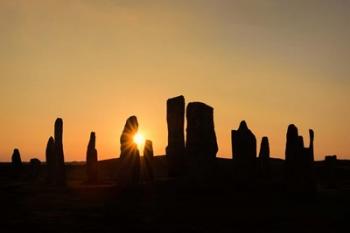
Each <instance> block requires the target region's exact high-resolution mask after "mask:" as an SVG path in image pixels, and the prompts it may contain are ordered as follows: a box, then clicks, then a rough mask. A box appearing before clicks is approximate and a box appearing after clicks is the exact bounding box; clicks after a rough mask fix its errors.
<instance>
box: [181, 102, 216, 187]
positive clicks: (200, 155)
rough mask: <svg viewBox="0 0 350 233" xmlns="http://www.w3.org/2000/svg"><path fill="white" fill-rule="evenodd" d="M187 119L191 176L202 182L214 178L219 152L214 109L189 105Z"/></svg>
mask: <svg viewBox="0 0 350 233" xmlns="http://www.w3.org/2000/svg"><path fill="white" fill-rule="evenodd" d="M186 118H187V129H186V133H187V134H186V156H187V158H188V160H189V169H190V174H192V175H194V176H196V177H197V178H199V180H202V179H205V178H206V177H208V176H209V177H210V176H212V173H213V171H214V166H215V161H216V153H217V152H218V145H217V141H216V134H215V129H214V109H213V108H212V107H210V106H209V105H206V104H204V103H201V102H193V103H189V104H188V106H187V110H186Z"/></svg>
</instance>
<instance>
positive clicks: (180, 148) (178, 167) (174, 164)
mask: <svg viewBox="0 0 350 233" xmlns="http://www.w3.org/2000/svg"><path fill="white" fill-rule="evenodd" d="M184 124H185V98H184V97H183V96H178V97H174V98H171V99H168V100H167V125H168V146H167V148H166V158H167V161H168V172H169V175H170V176H178V175H183V174H184V170H185V136H184Z"/></svg>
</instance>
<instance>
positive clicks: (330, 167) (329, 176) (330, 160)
mask: <svg viewBox="0 0 350 233" xmlns="http://www.w3.org/2000/svg"><path fill="white" fill-rule="evenodd" d="M325 165H326V172H325V173H326V182H327V187H328V188H336V187H337V156H336V155H327V156H326V157H325Z"/></svg>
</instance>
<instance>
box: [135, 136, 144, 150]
mask: <svg viewBox="0 0 350 233" xmlns="http://www.w3.org/2000/svg"><path fill="white" fill-rule="evenodd" d="M134 142H135V143H136V144H137V147H138V148H139V149H141V147H142V145H143V144H144V143H145V137H144V136H143V135H142V134H141V133H137V134H135V136H134Z"/></svg>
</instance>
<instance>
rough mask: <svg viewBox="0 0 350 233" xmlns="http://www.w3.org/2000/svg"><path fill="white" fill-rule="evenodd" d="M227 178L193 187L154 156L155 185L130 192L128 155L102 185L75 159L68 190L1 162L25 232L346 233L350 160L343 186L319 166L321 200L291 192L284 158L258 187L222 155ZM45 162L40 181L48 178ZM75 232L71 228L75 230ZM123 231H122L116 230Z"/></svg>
mask: <svg viewBox="0 0 350 233" xmlns="http://www.w3.org/2000/svg"><path fill="white" fill-rule="evenodd" d="M216 162H217V167H218V170H219V171H220V174H222V175H223V176H224V177H226V180H224V179H223V180H220V181H219V182H218V183H219V184H217V185H216V186H215V187H212V188H211V187H206V188H200V189H198V187H192V186H191V185H186V184H185V181H184V183H181V182H180V183H179V182H175V181H174V180H173V179H168V178H167V177H168V174H167V173H168V172H167V169H166V167H167V159H166V158H165V156H155V157H154V171H155V183H154V185H153V186H149V185H147V184H140V185H139V186H137V187H133V188H131V189H129V190H124V189H123V190H122V189H119V186H118V185H117V184H116V183H115V180H114V174H115V167H116V166H118V164H119V163H120V159H111V160H102V161H99V162H98V163H99V167H100V173H99V177H100V179H101V184H98V185H85V182H84V181H85V180H86V179H87V174H86V166H85V163H83V162H81V163H80V162H77V163H67V164H66V175H67V187H66V188H62V189H57V188H45V186H42V185H41V184H40V183H37V182H36V183H32V181H31V180H27V177H28V175H27V174H30V164H29V163H25V162H24V163H23V180H22V181H16V182H13V180H12V178H11V176H10V173H9V172H10V171H11V164H9V163H0V198H1V200H2V204H1V212H0V217H1V223H2V225H1V231H2V232H18V231H19V230H24V229H28V231H29V229H36V232H54V233H55V232H67V231H68V232H115V231H118V232H131V231H132V232H150V231H152V232H161V231H164V229H170V230H169V231H170V232H186V231H192V232H243V231H249V232H305V231H307V232H341V231H342V228H344V227H347V225H348V220H347V217H346V216H348V215H349V213H350V199H349V195H350V161H344V160H338V163H337V166H336V167H335V168H334V169H335V170H336V172H337V173H338V174H339V179H338V182H339V184H338V187H337V188H329V187H328V185H327V182H328V181H327V165H326V162H325V161H320V162H316V163H315V171H316V174H317V176H316V177H317V180H318V183H319V186H320V190H319V193H318V197H317V199H316V200H315V201H311V202H310V201H307V202H305V201H303V200H299V199H294V198H293V196H291V195H289V193H288V192H285V191H284V189H283V181H282V180H280V179H279V178H280V177H281V176H283V170H284V160H281V159H271V177H270V178H269V179H268V180H260V181H259V182H258V183H257V188H256V189H254V190H248V191H247V190H246V191H244V190H237V189H236V187H235V186H232V181H233V177H232V175H230V174H232V173H231V171H232V164H231V162H232V161H231V159H223V158H216ZM45 169H47V167H46V165H45V164H43V166H42V171H41V174H40V175H39V179H40V177H41V180H42V181H43V182H45V175H46V171H45ZM67 229H69V230H67ZM116 229H117V230H116Z"/></svg>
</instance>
